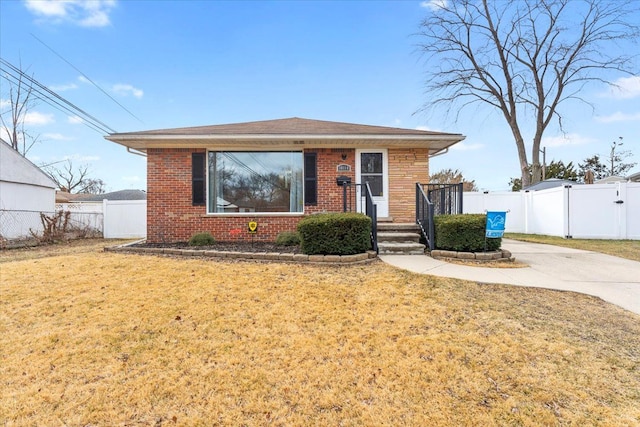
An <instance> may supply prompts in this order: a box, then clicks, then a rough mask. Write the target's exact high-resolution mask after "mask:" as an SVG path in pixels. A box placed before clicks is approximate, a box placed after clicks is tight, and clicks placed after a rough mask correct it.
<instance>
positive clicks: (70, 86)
mask: <svg viewBox="0 0 640 427" xmlns="http://www.w3.org/2000/svg"><path fill="white" fill-rule="evenodd" d="M49 89H51V90H52V91H55V92H64V91H65V90H72V89H78V85H77V84H75V83H67V84H62V85H53V86H49Z"/></svg>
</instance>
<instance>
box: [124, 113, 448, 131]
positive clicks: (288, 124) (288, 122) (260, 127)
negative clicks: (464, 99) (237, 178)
mask: <svg viewBox="0 0 640 427" xmlns="http://www.w3.org/2000/svg"><path fill="white" fill-rule="evenodd" d="M114 135H443V133H441V132H432V131H425V130H417V129H402V128H395V127H386V126H372V125H359V124H353V123H343V122H330V121H325V120H310V119H302V118H299V117H291V118H288V119H276V120H263V121H256V122H244V123H231V124H222V125H212V126H195V127H186V128H174V129H158V130H149V131H142V132H130V133H120V134H114ZM444 135H447V134H444ZM448 135H454V134H448Z"/></svg>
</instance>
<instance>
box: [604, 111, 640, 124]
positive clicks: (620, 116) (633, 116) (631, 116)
mask: <svg viewBox="0 0 640 427" xmlns="http://www.w3.org/2000/svg"><path fill="white" fill-rule="evenodd" d="M596 121H597V122H600V123H614V122H636V121H640V113H623V112H620V111H616V112H615V113H613V114H610V115H608V116H597V117H596Z"/></svg>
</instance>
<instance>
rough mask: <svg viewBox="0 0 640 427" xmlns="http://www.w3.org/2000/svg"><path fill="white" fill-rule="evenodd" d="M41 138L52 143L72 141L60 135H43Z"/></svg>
mask: <svg viewBox="0 0 640 427" xmlns="http://www.w3.org/2000/svg"><path fill="white" fill-rule="evenodd" d="M42 138H43V139H49V140H54V141H71V140H72V139H73V138H69V137H68V136H64V135H63V134H61V133H45V134H43V135H42Z"/></svg>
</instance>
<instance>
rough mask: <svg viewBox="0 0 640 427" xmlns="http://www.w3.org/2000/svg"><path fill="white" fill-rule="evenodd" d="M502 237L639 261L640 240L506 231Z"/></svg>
mask: <svg viewBox="0 0 640 427" xmlns="http://www.w3.org/2000/svg"><path fill="white" fill-rule="evenodd" d="M504 237H505V238H506V239H514V240H522V241H523V242H531V243H546V244H548V245H556V246H563V247H565V248H573V249H583V250H585V251H593V252H600V253H603V254H607V255H613V256H617V257H620V258H626V259H630V260H633V261H640V240H601V239H563V238H562V237H556V236H545V235H542V234H522V233H506V234H505V236H504Z"/></svg>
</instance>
